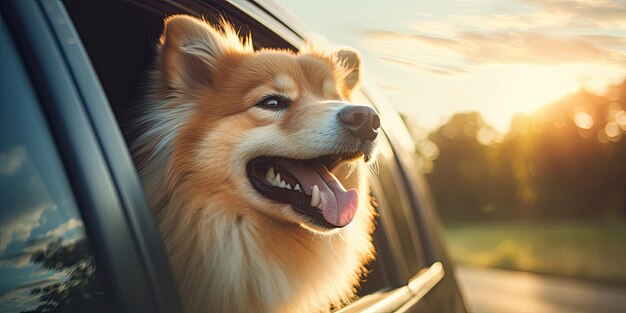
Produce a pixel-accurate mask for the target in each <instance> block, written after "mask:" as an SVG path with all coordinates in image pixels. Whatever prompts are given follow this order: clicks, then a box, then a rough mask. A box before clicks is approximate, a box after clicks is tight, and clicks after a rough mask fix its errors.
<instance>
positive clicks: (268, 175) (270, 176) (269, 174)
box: [265, 167, 276, 183]
mask: <svg viewBox="0 0 626 313" xmlns="http://www.w3.org/2000/svg"><path fill="white" fill-rule="evenodd" d="M274 176H276V173H275V172H274V167H270V169H269V170H267V173H266V174H265V179H267V181H268V182H269V183H271V182H272V181H273V180H274Z"/></svg>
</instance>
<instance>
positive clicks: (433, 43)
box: [278, 0, 626, 312]
mask: <svg viewBox="0 0 626 313" xmlns="http://www.w3.org/2000/svg"><path fill="white" fill-rule="evenodd" d="M278 2H279V3H280V4H282V5H284V6H285V7H286V8H287V9H288V10H290V11H291V12H292V13H293V14H294V15H295V16H296V17H298V18H299V19H300V20H302V21H303V22H304V24H306V25H308V27H309V28H310V29H311V30H312V31H313V32H314V33H317V34H319V35H320V36H321V37H323V38H321V37H320V38H319V40H318V41H320V40H321V41H323V40H327V41H326V44H327V45H328V46H330V47H332V46H334V45H336V44H341V45H348V46H352V47H354V48H356V49H357V50H359V51H360V52H361V53H362V55H363V59H364V73H365V75H364V76H365V77H369V78H370V79H371V80H372V81H374V82H375V83H376V85H377V87H378V89H379V90H380V91H381V92H382V93H384V94H385V96H386V97H387V98H388V99H389V100H390V102H391V103H392V104H393V105H394V106H395V107H396V109H397V110H398V111H399V112H400V113H401V114H402V115H403V117H404V119H405V122H406V123H407V125H409V127H410V129H411V130H412V132H413V136H414V139H415V142H416V150H415V152H416V153H417V154H418V155H419V156H420V162H421V164H420V166H421V171H422V172H423V173H425V174H426V177H427V178H428V180H429V182H430V185H431V188H432V191H433V194H434V197H435V202H436V204H437V206H438V209H439V214H440V217H441V219H442V222H443V224H444V228H445V235H446V238H447V241H448V247H449V250H450V253H451V254H452V257H453V259H454V260H455V261H456V263H457V264H459V265H460V267H459V270H458V278H459V280H460V282H461V283H462V287H464V289H465V292H466V293H467V295H468V301H469V302H470V303H469V304H470V306H474V307H475V309H476V307H478V310H479V311H490V310H491V311H498V310H497V308H494V307H489V305H490V304H488V303H484V301H483V300H485V298H486V297H488V296H490V297H491V298H493V295H495V294H497V295H502V296H503V297H505V296H506V294H505V293H506V288H511V289H515V293H514V294H513V293H512V294H510V295H509V296H511V299H509V300H511V301H514V300H515V299H519V294H520V292H522V293H523V292H525V291H528V289H529V288H530V289H533V290H531V291H532V292H531V293H533V292H534V293H542V292H545V291H546V290H548V292H547V293H550V291H549V290H552V291H554V290H557V292H552V294H553V295H551V296H547V297H553V298H555V299H556V300H554V301H557V302H558V301H559V297H568V298H569V299H568V300H563V301H569V302H570V303H571V302H575V301H576V300H575V299H572V298H576V297H577V295H578V296H582V297H584V296H585V295H586V292H591V293H594V292H595V294H596V296H597V297H596V298H594V299H596V300H595V301H597V303H598V308H599V310H598V312H599V311H602V310H601V303H603V301H604V302H606V301H605V300H606V299H604V298H602V295H607V294H608V295H611V294H612V295H617V296H618V297H622V298H623V297H624V295H626V293H624V290H626V266H625V264H626V138H625V137H626V135H625V134H624V132H626V81H625V78H626V1H622V0H572V1H562V0H546V1H539V0H505V1H490V0H462V1H429V2H426V1H409V0H406V1H393V2H390V1H330V0H323V1H314V2H301V1H297V0H279V1H278ZM324 38H325V39H324ZM502 270H507V271H502ZM508 270H514V271H515V272H510V271H508ZM489 279H492V281H498V282H499V283H496V284H493V283H485V282H486V281H487V280H489ZM507 281H508V282H515V285H511V286H505V285H501V284H503V283H504V282H507ZM477 286H478V287H482V288H474V287H477ZM490 288H491V289H492V290H490V291H494V292H496V293H495V294H494V293H490V292H489V293H488V292H486V291H487V290H489V289H490ZM551 288H552V289H551ZM555 288H556V289H555ZM559 288H560V289H559ZM563 288H565V289H567V288H569V289H567V290H569V291H573V293H571V292H570V293H567V292H566V293H559V292H558V290H565V289H563ZM598 295H600V296H598ZM544 296H545V295H544ZM535 298H536V297H535ZM501 299H506V298H501ZM603 299H604V300H603ZM532 301H534V300H532V299H530V300H528V301H526V302H524V303H523V305H522V307H524V308H525V309H524V311H528V310H529V309H530V310H532V309H535V312H541V311H544V312H547V311H548V310H547V309H546V307H542V303H541V301H537V302H536V303H535V302H532ZM607 301H610V300H607ZM533 305H534V306H533ZM571 309H572V310H570V311H569V312H574V311H576V310H575V308H574V307H572V308H571ZM624 311H626V308H624Z"/></svg>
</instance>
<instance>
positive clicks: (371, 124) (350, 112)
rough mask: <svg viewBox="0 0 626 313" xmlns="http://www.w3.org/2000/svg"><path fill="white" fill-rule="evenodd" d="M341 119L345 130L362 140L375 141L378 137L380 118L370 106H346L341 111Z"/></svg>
mask: <svg viewBox="0 0 626 313" xmlns="http://www.w3.org/2000/svg"><path fill="white" fill-rule="evenodd" d="M339 119H340V120H341V123H342V124H343V127H344V128H345V129H347V130H348V131H349V132H350V133H351V134H352V135H354V136H356V137H358V138H360V139H362V140H374V139H376V136H378V128H380V117H379V116H378V113H376V111H375V110H374V109H372V108H370V107H368V106H364V105H349V106H346V107H345V108H343V109H342V110H341V111H339Z"/></svg>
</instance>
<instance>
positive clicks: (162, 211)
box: [132, 15, 375, 312]
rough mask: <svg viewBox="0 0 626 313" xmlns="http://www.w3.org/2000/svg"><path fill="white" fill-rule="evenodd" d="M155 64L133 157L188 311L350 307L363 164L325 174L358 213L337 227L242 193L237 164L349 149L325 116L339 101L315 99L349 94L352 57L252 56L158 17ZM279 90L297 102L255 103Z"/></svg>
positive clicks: (365, 253)
mask: <svg viewBox="0 0 626 313" xmlns="http://www.w3.org/2000/svg"><path fill="white" fill-rule="evenodd" d="M156 61H157V63H156V68H155V71H154V72H153V73H152V76H151V81H150V91H149V94H148V101H147V103H146V106H145V110H143V114H142V116H141V118H140V119H139V121H138V123H137V125H138V129H139V130H140V132H141V135H140V136H138V137H137V139H136V140H135V142H134V143H133V144H132V150H133V155H134V158H135V161H136V163H137V165H138V168H139V172H140V176H141V179H142V182H143V184H144V188H145V191H146V194H147V197H148V200H149V204H150V206H151V207H152V209H153V213H154V216H155V219H156V222H157V225H158V228H159V230H160V232H161V235H162V238H163V241H164V244H165V249H166V251H167V253H168V255H169V259H170V264H171V268H172V272H173V275H174V278H175V280H176V283H177V287H178V290H179V293H180V296H181V299H182V302H183V306H184V309H185V311H186V312H300V311H302V312H315V311H328V310H330V308H331V306H334V307H337V306H340V305H342V304H344V303H346V302H348V301H350V300H351V299H352V298H353V297H354V291H355V287H356V286H357V285H358V283H359V280H360V278H361V276H362V274H363V272H364V264H365V263H366V262H368V261H369V260H370V259H371V258H372V257H373V246H372V243H371V232H372V230H373V215H374V212H373V209H372V208H371V207H370V205H369V195H368V189H367V188H366V184H365V179H366V177H365V176H366V174H367V172H368V170H367V167H366V166H365V165H364V162H363V158H357V159H353V160H351V161H350V164H351V165H350V166H353V167H354V166H356V167H358V168H357V170H356V171H354V173H353V174H352V175H350V176H349V177H347V178H343V177H345V176H346V174H347V172H348V166H347V165H348V164H343V165H342V166H339V167H337V168H336V169H335V170H333V172H334V173H335V175H336V176H337V177H339V180H340V181H341V182H342V184H343V185H344V186H345V187H346V189H348V188H350V187H356V188H357V189H358V191H359V208H358V210H357V213H356V216H355V217H354V219H353V220H352V222H351V223H350V224H348V225H347V226H345V227H343V228H340V229H337V230H334V231H327V230H323V229H318V228H317V227H316V226H315V225H313V224H311V223H309V222H308V221H307V219H306V217H303V216H302V215H300V214H298V213H296V212H294V210H293V208H292V207H291V205H289V204H283V203H279V202H276V201H272V200H270V199H268V198H266V197H264V196H263V195H261V194H260V193H259V192H257V191H256V190H255V189H253V187H252V186H251V184H250V181H249V180H248V178H247V176H246V164H247V162H248V161H249V160H251V159H252V158H254V157H257V156H260V155H272V156H279V157H288V158H292V159H310V158H313V157H318V156H321V155H324V154H329V153H337V152H340V151H342V150H341V149H347V148H345V147H344V146H343V145H342V143H341V142H340V140H339V138H340V137H339V135H338V133H339V132H340V131H342V130H341V127H340V126H341V125H339V126H337V125H336V124H337V123H338V121H337V118H336V115H337V112H338V110H339V109H340V108H341V107H344V106H345V105H348V104H347V103H346V102H342V101H326V100H337V99H344V100H347V99H349V97H350V93H351V92H352V90H353V89H354V88H355V86H356V85H357V82H358V79H359V57H358V54H356V53H355V52H353V51H350V50H340V51H337V52H334V53H332V52H320V51H315V50H313V49H309V51H304V52H300V53H298V54H295V53H293V52H289V51H278V50H261V51H257V52H255V51H253V49H252V44H251V41H250V38H249V37H248V38H246V40H245V41H244V42H242V40H241V39H240V38H239V36H238V34H237V33H236V32H235V31H234V30H233V28H232V26H230V25H229V24H228V23H222V25H221V26H219V27H214V26H211V25H210V24H208V23H207V22H205V21H201V20H199V19H196V18H193V17H189V16H182V15H178V16H173V17H170V18H168V19H166V21H165V29H164V32H163V35H162V37H161V40H160V44H159V45H158V53H157V60H156ZM276 92H278V93H281V94H284V95H287V96H288V97H290V98H292V99H294V102H293V103H292V104H291V106H290V107H289V108H288V109H287V110H283V111H280V112H278V111H271V110H270V111H268V110H264V109H262V108H258V107H255V106H254V104H255V103H256V102H257V101H259V99H261V98H263V96H264V95H266V94H268V93H276ZM343 131H345V130H343ZM374 144H375V143H374ZM371 148H372V147H371V146H370V147H368V149H371ZM350 149H355V148H354V147H352V148H350ZM345 163H347V162H345Z"/></svg>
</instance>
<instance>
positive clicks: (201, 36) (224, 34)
mask: <svg viewBox="0 0 626 313" xmlns="http://www.w3.org/2000/svg"><path fill="white" fill-rule="evenodd" d="M221 27H222V29H216V28H214V27H212V26H211V25H209V24H208V23H207V22H205V21H203V20H200V19H197V18H195V17H192V16H188V15H174V16H171V17H168V18H167V19H166V20H165V27H164V30H163V35H162V36H161V52H160V58H161V60H160V61H161V67H162V70H163V71H164V74H165V79H166V80H167V83H168V84H169V85H170V86H172V87H174V88H185V87H191V88H197V87H201V86H203V85H206V84H210V83H211V82H212V80H213V77H214V75H215V71H216V70H217V68H218V64H219V62H220V59H221V58H222V57H223V56H225V55H228V54H231V55H234V54H240V53H244V52H247V51H252V46H251V44H250V43H249V42H250V40H248V43H247V44H243V43H242V42H241V40H240V39H239V37H238V34H237V33H236V31H235V30H234V29H233V28H232V26H231V25H230V24H228V23H226V22H224V21H223V22H222V25H221Z"/></svg>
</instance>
